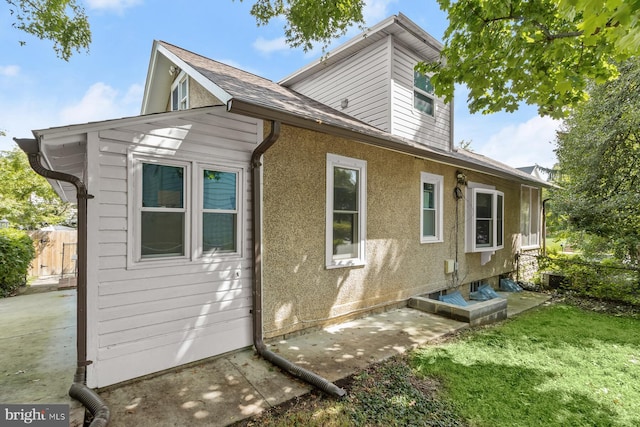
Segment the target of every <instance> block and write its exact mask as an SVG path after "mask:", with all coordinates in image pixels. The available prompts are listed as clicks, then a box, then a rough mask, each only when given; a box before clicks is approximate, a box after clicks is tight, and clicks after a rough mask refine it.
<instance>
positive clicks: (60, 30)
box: [6, 0, 91, 61]
mask: <svg viewBox="0 0 640 427" xmlns="http://www.w3.org/2000/svg"><path fill="white" fill-rule="evenodd" d="M6 1H7V3H8V4H9V11H10V13H11V15H12V16H13V18H14V19H15V22H14V23H13V24H12V26H13V27H15V28H17V29H19V30H21V31H24V32H26V33H28V34H31V35H33V36H36V37H38V38H39V39H41V40H44V39H46V40H51V41H52V42H53V50H54V51H55V52H56V54H57V56H58V57H59V58H61V59H64V60H65V61H68V60H69V58H70V57H71V55H72V54H73V53H74V51H76V52H81V51H82V50H87V51H88V50H89V45H90V44H91V30H90V29H89V20H88V19H87V16H86V15H85V13H84V9H83V8H82V7H81V6H79V5H78V3H77V2H76V0H6ZM20 43H21V44H25V42H20Z"/></svg>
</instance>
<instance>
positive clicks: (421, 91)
mask: <svg viewBox="0 0 640 427" xmlns="http://www.w3.org/2000/svg"><path fill="white" fill-rule="evenodd" d="M413 72H414V70H413V69H412V74H411V82H412V85H413V92H411V107H412V109H413V111H414V112H416V113H418V114H422V115H423V116H425V117H430V118H432V119H435V118H436V108H437V102H436V96H435V94H433V93H429V92H427V91H425V90H422V89H421V88H419V87H417V86H416V84H415V83H416V82H415V75H414V74H413ZM425 75H426V74H425ZM426 76H427V78H428V79H429V80H431V76H430V75H426ZM415 92H418V93H419V94H421V95H423V96H426V97H427V98H431V100H432V101H433V114H428V113H425V112H424V111H422V110H420V109H418V108H416V107H415V96H416V95H415Z"/></svg>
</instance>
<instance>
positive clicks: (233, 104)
mask: <svg viewBox="0 0 640 427" xmlns="http://www.w3.org/2000/svg"><path fill="white" fill-rule="evenodd" d="M227 111H229V112H231V113H234V114H240V115H244V116H249V117H254V118H258V119H263V120H275V121H279V122H281V123H284V124H288V125H291V126H296V127H299V128H303V129H308V130H313V131H317V132H322V133H326V134H330V135H335V136H338V137H343V138H347V139H350V140H354V141H357V142H361V143H364V144H368V145H372V146H375V147H379V148H384V149H387V150H391V151H395V152H398V153H402V154H408V155H411V156H415V157H419V158H423V159H427V160H431V161H435V162H438V163H442V164H447V165H450V166H455V167H459V168H464V169H468V170H473V171H476V172H480V173H484V174H487V175H491V176H495V177H499V178H505V179H509V180H518V181H520V182H524V183H529V184H535V185H536V186H549V184H548V183H544V182H540V181H538V180H536V179H534V178H533V177H531V179H529V178H527V177H524V176H519V175H516V174H510V173H507V172H505V171H502V170H499V169H495V168H492V167H489V166H485V165H481V164H478V163H475V162H473V161H466V160H464V159H460V158H456V157H454V156H452V155H450V154H448V153H446V152H440V151H436V150H433V149H429V148H428V147H422V146H416V145H412V144H409V143H406V142H403V141H400V140H398V139H396V138H393V137H390V138H383V137H381V136H377V135H373V134H369V133H365V132H362V131H361V130H356V129H349V128H346V127H343V126H338V125H334V124H331V123H327V122H324V121H322V120H311V119H308V118H304V117H300V116H298V115H295V114H291V113H289V112H287V111H283V110H276V109H273V108H269V107H266V106H262V105H257V104H255V103H252V102H247V101H243V100H241V99H238V98H234V99H232V100H229V102H228V103H227Z"/></svg>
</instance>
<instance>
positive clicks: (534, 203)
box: [520, 185, 541, 248]
mask: <svg viewBox="0 0 640 427" xmlns="http://www.w3.org/2000/svg"><path fill="white" fill-rule="evenodd" d="M540 228H541V226H540V189H538V188H536V187H529V186H526V185H523V186H522V187H521V189H520V244H521V246H522V247H523V248H535V247H538V246H540Z"/></svg>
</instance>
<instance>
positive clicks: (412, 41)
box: [279, 13, 443, 86]
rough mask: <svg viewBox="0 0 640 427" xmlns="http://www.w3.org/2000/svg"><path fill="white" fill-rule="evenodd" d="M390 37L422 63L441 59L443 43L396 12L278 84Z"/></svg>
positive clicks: (292, 81) (294, 80) (287, 83)
mask: <svg viewBox="0 0 640 427" xmlns="http://www.w3.org/2000/svg"><path fill="white" fill-rule="evenodd" d="M389 36H393V37H394V38H395V39H396V40H399V41H400V42H401V43H402V44H403V45H405V46H407V47H409V48H410V49H411V50H412V51H414V52H416V54H417V55H418V56H419V57H420V58H422V60H423V61H426V62H433V61H436V60H439V59H440V51H441V50H442V47H443V46H442V43H440V42H439V41H438V40H436V39H435V38H434V37H433V36H432V35H430V34H429V33H427V32H426V31H425V30H423V29H422V28H420V27H419V26H418V25H416V24H415V23H414V22H413V21H411V20H410V19H409V18H407V17H406V16H405V15H403V14H402V13H398V15H393V16H390V17H389V18H387V19H385V20H384V21H382V22H380V23H378V24H376V25H374V26H373V27H371V28H368V29H367V30H365V31H364V32H363V33H362V34H359V35H357V36H356V37H354V38H352V39H351V40H349V41H347V42H346V43H344V44H342V45H340V46H339V47H337V48H336V49H334V50H332V51H330V52H329V53H327V54H326V55H325V56H324V57H322V58H320V59H317V60H315V61H313V62H312V63H310V64H309V65H307V66H305V67H303V68H301V69H299V70H298V71H296V72H294V73H292V74H290V75H289V76H287V77H285V78H284V79H282V80H280V82H279V83H280V84H282V85H284V86H291V85H294V84H295V83H297V82H299V81H301V80H304V79H305V78H307V77H309V76H311V75H313V74H315V73H317V72H318V71H321V70H322V69H324V68H326V67H327V66H330V65H332V64H335V63H337V62H340V61H342V60H343V59H345V58H348V57H350V56H352V55H354V54H355V53H356V52H359V51H361V50H363V49H365V48H367V47H368V46H371V45H372V44H374V43H376V42H378V41H379V40H381V39H384V38H387V37H389Z"/></svg>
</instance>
